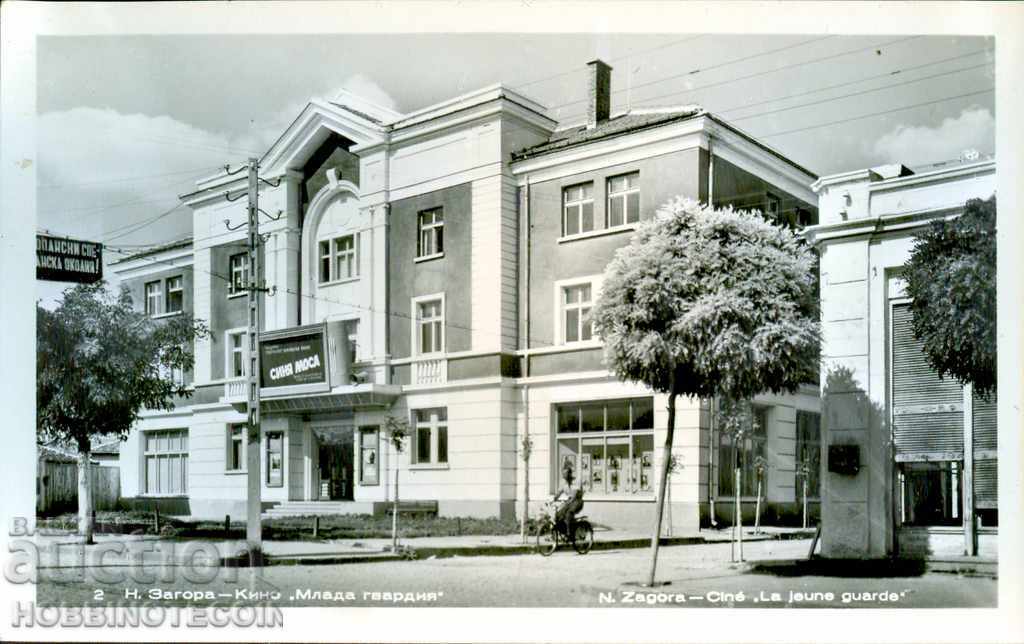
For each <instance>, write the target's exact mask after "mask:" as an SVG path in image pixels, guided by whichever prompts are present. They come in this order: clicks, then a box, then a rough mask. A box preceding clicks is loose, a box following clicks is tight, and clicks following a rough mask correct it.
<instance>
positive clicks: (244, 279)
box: [228, 253, 249, 295]
mask: <svg viewBox="0 0 1024 644" xmlns="http://www.w3.org/2000/svg"><path fill="white" fill-rule="evenodd" d="M228 264H229V267H230V269H231V283H230V284H228V295H238V294H240V293H245V292H246V288H247V287H248V285H249V256H248V254H246V253H239V254H237V255H232V256H231V257H230V258H229V259H228Z"/></svg>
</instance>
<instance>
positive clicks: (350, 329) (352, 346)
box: [342, 320, 359, 364]
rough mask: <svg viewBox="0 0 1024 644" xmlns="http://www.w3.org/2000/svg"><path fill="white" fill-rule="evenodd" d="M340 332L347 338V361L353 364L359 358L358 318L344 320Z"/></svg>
mask: <svg viewBox="0 0 1024 644" xmlns="http://www.w3.org/2000/svg"><path fill="white" fill-rule="evenodd" d="M342 333H343V334H344V336H345V338H346V339H347V340H348V363H349V364H354V363H356V362H357V361H358V360H359V320H345V322H344V323H343V324H342Z"/></svg>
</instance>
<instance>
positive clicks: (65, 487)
mask: <svg viewBox="0 0 1024 644" xmlns="http://www.w3.org/2000/svg"><path fill="white" fill-rule="evenodd" d="M37 474H38V476H37V479H36V480H37V485H36V512H37V513H42V514H48V513H54V512H64V511H70V512H73V511H75V510H77V509H78V465H77V464H76V463H60V462H56V461H49V460H42V461H39V471H38V473H37ZM120 498H121V469H120V468H119V467H109V466H102V465H93V467H92V500H93V509H95V510H97V511H100V510H114V509H116V508H117V502H118V500H119V499H120Z"/></svg>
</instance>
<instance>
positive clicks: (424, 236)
mask: <svg viewBox="0 0 1024 644" xmlns="http://www.w3.org/2000/svg"><path fill="white" fill-rule="evenodd" d="M418 218H419V231H420V235H419V242H418V244H417V248H416V256H417V257H430V256H433V255H440V254H441V253H443V252H444V209H442V208H432V209H431V210H424V211H423V212H421V213H420V214H419V217H418Z"/></svg>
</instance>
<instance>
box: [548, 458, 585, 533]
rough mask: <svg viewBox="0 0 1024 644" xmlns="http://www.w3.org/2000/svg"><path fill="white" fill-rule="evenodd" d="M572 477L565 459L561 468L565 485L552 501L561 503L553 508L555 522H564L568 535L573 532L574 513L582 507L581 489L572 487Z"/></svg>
mask: <svg viewBox="0 0 1024 644" xmlns="http://www.w3.org/2000/svg"><path fill="white" fill-rule="evenodd" d="M574 478H575V477H574V476H573V471H572V466H571V465H569V463H568V461H567V462H566V464H565V466H564V467H563V469H562V480H563V481H564V482H565V485H563V486H562V488H561V489H560V490H559V491H558V494H556V495H555V498H554V502H555V503H556V504H557V503H560V504H561V505H560V506H559V507H558V509H557V510H555V523H556V524H558V523H561V522H565V526H566V530H565V533H566V534H569V535H571V534H572V533H573V532H572V530H573V523H574V522H575V520H576V515H577V514H579V513H580V511H581V510H582V509H583V490H582V489H580V488H575V489H574V488H573V487H572V482H573V479H574Z"/></svg>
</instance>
